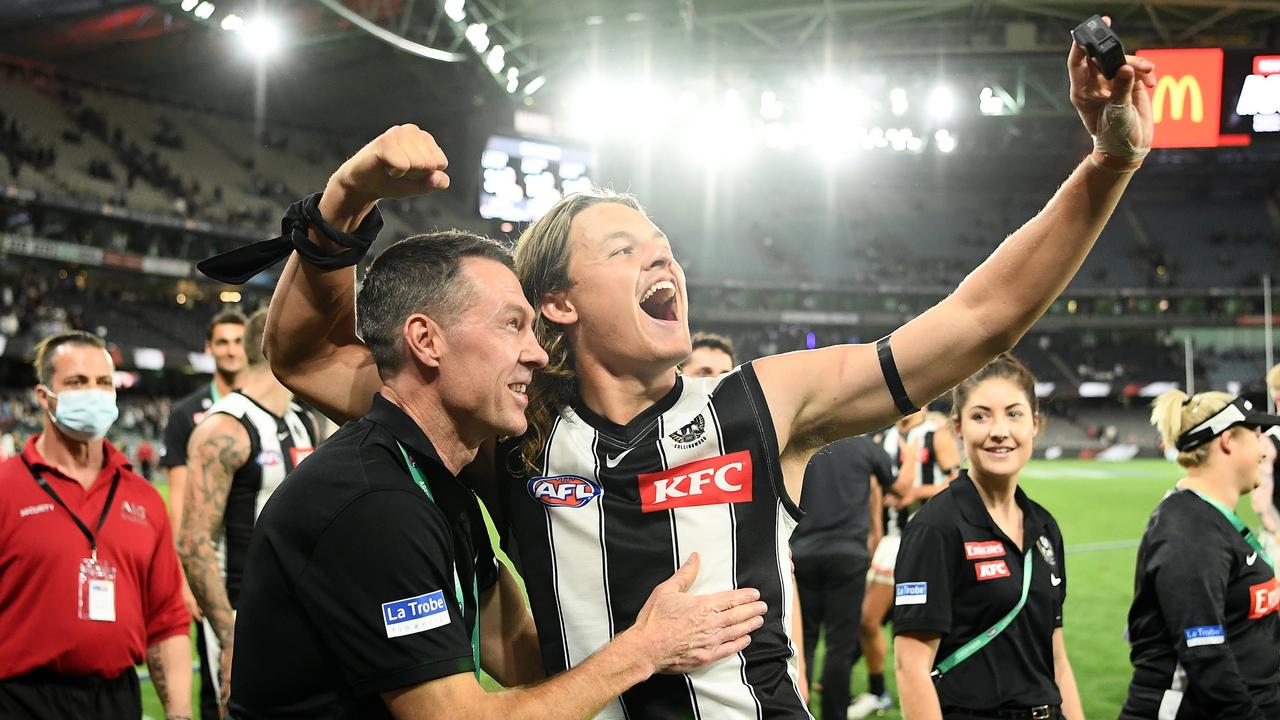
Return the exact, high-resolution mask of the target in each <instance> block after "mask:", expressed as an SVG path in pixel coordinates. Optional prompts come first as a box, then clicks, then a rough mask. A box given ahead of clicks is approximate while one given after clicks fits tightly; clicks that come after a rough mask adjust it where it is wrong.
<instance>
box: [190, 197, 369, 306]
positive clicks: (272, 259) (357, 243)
mask: <svg viewBox="0 0 1280 720" xmlns="http://www.w3.org/2000/svg"><path fill="white" fill-rule="evenodd" d="M320 195H321V193H315V194H313V195H308V196H307V197H305V198H303V199H302V200H299V201H298V202H296V203H294V204H292V205H290V206H289V210H288V211H287V212H286V213H285V215H284V219H283V220H282V221H281V222H280V233H281V234H280V236H279V237H275V238H272V239H270V240H262V241H259V242H255V243H250V244H248V245H245V246H243V247H238V248H236V249H234V250H229V251H227V252H224V253H220V254H218V255H214V256H213V257H210V258H206V259H204V260H201V261H200V262H199V263H197V264H196V268H197V269H198V270H200V272H202V273H204V274H205V275H207V276H208V277H210V278H213V279H214V280H217V281H219V282H224V283H228V284H231V285H240V284H243V283H245V282H248V281H249V279H250V278H252V277H253V276H254V275H257V274H258V273H260V272H262V271H263V270H266V269H267V268H269V267H271V266H272V265H275V264H276V263H278V262H280V261H281V260H284V259H285V258H287V257H289V253H290V252H293V251H294V250H297V251H298V255H299V256H300V257H301V258H302V259H303V260H305V261H307V262H309V263H311V264H312V265H315V266H316V267H318V268H322V269H324V270H336V269H338V268H344V267H351V266H353V265H356V264H358V263H359V262H360V261H361V260H362V259H364V256H365V255H366V254H367V253H368V252H369V247H370V246H372V245H373V241H374V240H376V239H377V238H378V233H379V232H380V231H381V230H382V225H383V222H382V213H381V211H379V210H378V207H377V206H376V205H375V206H374V207H373V210H371V211H370V212H369V214H368V215H366V216H365V218H364V220H362V221H361V222H360V225H359V226H358V227H357V228H356V229H355V230H354V231H352V232H350V233H345V232H342V231H341V230H339V229H337V228H335V227H334V226H332V225H330V224H329V223H328V222H327V221H326V220H325V219H324V218H323V217H322V216H321V215H320ZM308 229H310V230H315V231H316V233H317V234H319V235H320V236H321V237H323V238H325V239H327V240H330V241H332V242H334V243H336V244H338V245H341V246H343V247H344V248H346V249H345V250H343V251H341V252H339V253H337V254H331V253H329V252H327V251H326V250H323V249H322V248H320V246H318V245H316V244H315V243H314V242H312V241H311V238H310V237H309V236H308V235H307V230H308Z"/></svg>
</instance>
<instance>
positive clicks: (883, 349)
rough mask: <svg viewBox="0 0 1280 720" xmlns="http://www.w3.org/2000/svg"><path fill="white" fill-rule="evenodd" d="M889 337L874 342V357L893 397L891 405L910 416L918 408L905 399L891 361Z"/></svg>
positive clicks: (895, 365)
mask: <svg viewBox="0 0 1280 720" xmlns="http://www.w3.org/2000/svg"><path fill="white" fill-rule="evenodd" d="M890 337H892V335H885V336H884V337H882V338H880V339H879V340H877V341H876V356H877V357H879V358H880V372H881V373H882V374H884V384H885V386H886V387H888V388H889V394H890V395H891V396H893V404H894V405H895V406H897V408H898V412H900V413H902V414H903V415H910V414H912V413H914V412H918V411H919V410H920V408H918V407H916V405H915V403H913V402H911V398H909V397H907V389H906V388H905V387H903V386H902V376H901V375H899V374H898V365H897V363H895V362H894V361H893V350H892V349H891V348H890V347H889V338H890Z"/></svg>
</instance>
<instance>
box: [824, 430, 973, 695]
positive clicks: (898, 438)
mask: <svg viewBox="0 0 1280 720" xmlns="http://www.w3.org/2000/svg"><path fill="white" fill-rule="evenodd" d="M936 415H938V413H932V412H930V411H929V408H928V407H927V406H926V407H924V408H922V409H921V410H920V411H919V412H916V413H912V414H911V415H908V416H906V417H904V418H902V419H901V420H899V421H898V422H897V423H895V424H894V425H893V426H892V427H890V428H889V429H887V430H885V432H884V433H883V435H882V436H881V437H880V446H881V447H882V448H883V449H884V451H885V453H886V454H887V455H888V456H889V458H890V459H892V461H893V468H894V476H893V480H892V482H891V483H890V484H888V485H887V486H886V488H885V495H884V503H883V504H884V507H883V508H882V512H883V516H882V526H883V527H884V536H883V537H882V538H881V539H880V542H879V543H878V544H877V545H876V549H875V552H874V554H873V556H872V559H871V570H870V572H868V573H867V591H866V598H865V599H864V600H863V606H862V618H861V625H860V632H861V635H862V648H863V653H864V654H865V655H866V659H867V681H868V688H867V692H865V693H862V694H861V695H859V696H858V697H857V699H855V700H854V702H853V705H852V706H851V707H850V708H849V717H850V718H853V719H854V720H857V719H858V718H865V717H867V716H868V715H870V714H871V713H873V712H880V711H883V710H886V709H888V708H890V707H893V697H892V696H891V695H890V694H889V691H888V689H887V688H886V686H885V680H884V665H885V658H886V656H887V655H888V652H889V647H888V643H887V642H886V641H885V637H884V631H883V629H882V626H883V624H884V620H885V616H886V615H887V614H888V612H889V608H890V607H891V606H892V604H893V568H894V565H895V561H896V558H897V556H898V547H899V544H900V543H901V542H902V532H903V530H905V529H906V527H907V523H908V522H910V520H911V516H912V515H914V514H915V512H916V511H917V510H919V509H920V508H921V506H923V505H924V503H925V502H927V501H928V499H929V498H931V497H933V496H934V495H936V494H938V493H939V492H941V491H942V490H943V489H945V488H946V487H947V483H949V482H951V479H952V478H954V477H955V476H956V474H957V473H958V472H959V469H960V451H959V450H958V449H957V447H956V440H955V436H954V435H952V434H951V431H950V430H949V429H947V427H946V426H945V425H944V424H939V423H938V422H936V420H935V419H934V418H933V417H930V416H936Z"/></svg>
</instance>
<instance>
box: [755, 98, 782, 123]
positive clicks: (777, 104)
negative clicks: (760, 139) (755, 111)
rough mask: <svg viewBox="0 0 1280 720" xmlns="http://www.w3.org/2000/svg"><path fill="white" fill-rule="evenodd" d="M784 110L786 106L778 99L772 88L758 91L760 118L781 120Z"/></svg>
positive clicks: (768, 120) (767, 120)
mask: <svg viewBox="0 0 1280 720" xmlns="http://www.w3.org/2000/svg"><path fill="white" fill-rule="evenodd" d="M785 112H786V106H785V105H783V104H782V101H781V100H779V99H778V94H777V93H775V92H774V91H772V90H765V91H764V92H762V93H760V119H762V120H764V121H766V122H772V121H774V120H781V119H782V115H783V113H785Z"/></svg>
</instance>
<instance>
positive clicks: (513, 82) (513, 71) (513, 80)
mask: <svg viewBox="0 0 1280 720" xmlns="http://www.w3.org/2000/svg"><path fill="white" fill-rule="evenodd" d="M518 87H520V68H518V67H516V66H514V65H512V66H511V67H509V68H507V92H508V93H513V92H515V91H516V88H518Z"/></svg>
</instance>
